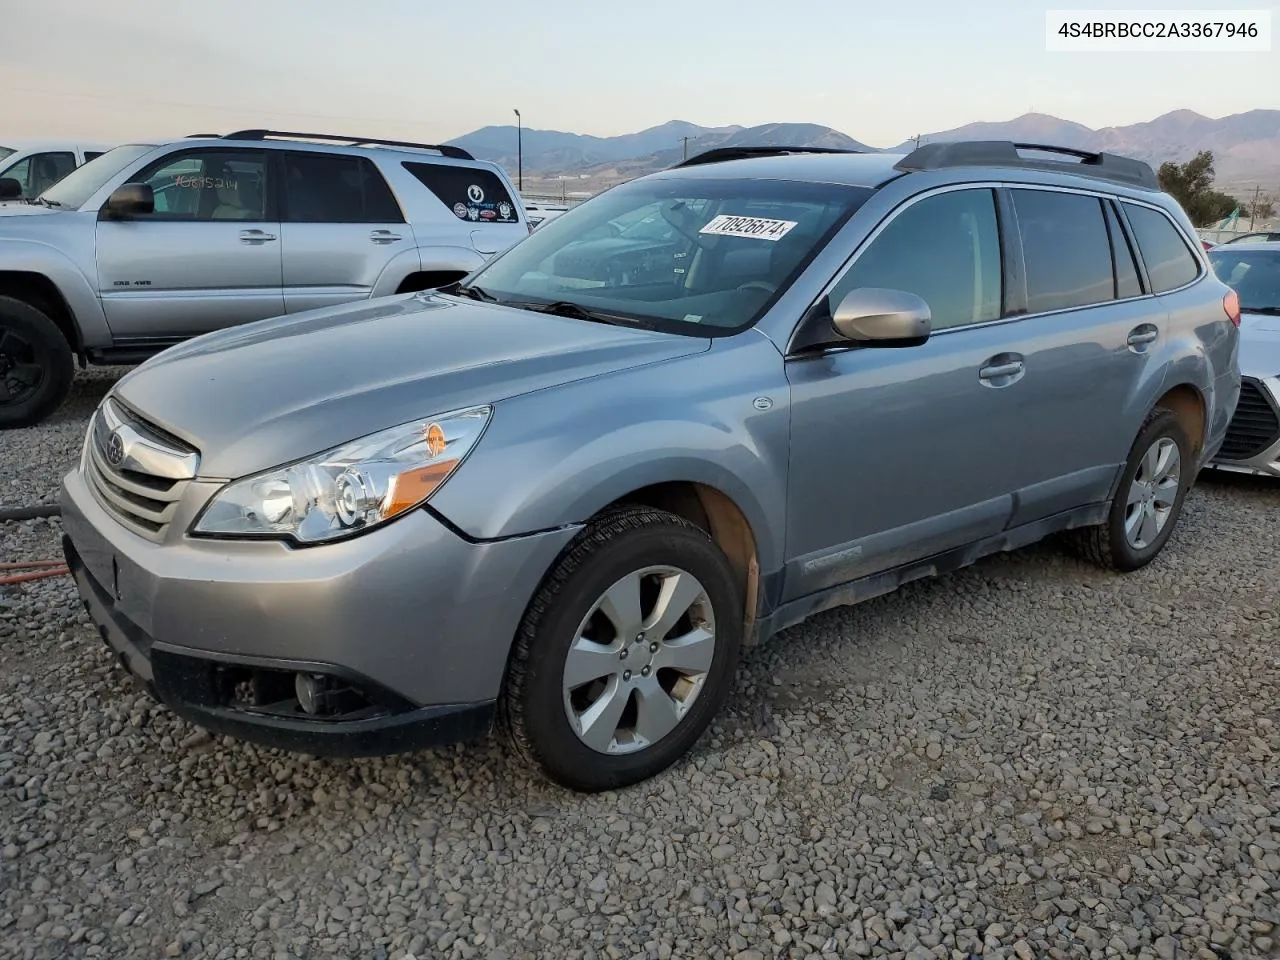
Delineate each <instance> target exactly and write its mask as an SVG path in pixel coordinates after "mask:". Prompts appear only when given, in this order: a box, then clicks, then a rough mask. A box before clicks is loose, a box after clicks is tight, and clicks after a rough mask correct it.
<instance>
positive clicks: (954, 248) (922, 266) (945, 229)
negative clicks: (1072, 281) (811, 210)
mask: <svg viewBox="0 0 1280 960" xmlns="http://www.w3.org/2000/svg"><path fill="white" fill-rule="evenodd" d="M859 287H886V288H888V289H891V290H903V291H905V292H907V293H914V294H915V295H916V296H918V297H920V298H921V299H923V300H924V302H925V303H927V304H928V305H929V312H930V314H931V315H932V319H933V329H934V330H945V329H947V328H948V327H959V326H964V325H966V324H971V323H983V322H985V321H988V320H997V319H999V317H1000V311H1001V280H1000V232H999V229H998V227H997V226H996V205H995V196H994V195H993V194H992V192H991V191H990V190H956V191H952V192H949V193H942V194H938V195H936V196H932V197H927V198H925V199H924V200H920V201H918V202H917V203H914V204H912V205H911V206H909V207H907V208H906V209H905V210H903V211H902V212H901V213H900V214H898V215H897V216H896V217H894V219H893V220H891V221H890V222H889V224H888V226H886V227H885V228H884V230H883V231H882V232H881V233H880V235H879V236H877V237H876V238H875V239H874V240H872V241H871V244H870V246H868V247H867V248H866V249H865V250H864V251H863V252H862V254H861V255H860V256H859V257H858V259H857V260H856V261H854V263H853V266H852V267H850V268H849V271H848V272H847V273H846V274H845V275H844V276H843V277H841V278H840V281H839V282H838V283H837V284H836V287H835V289H834V290H833V291H832V293H831V297H830V303H831V307H832V309H835V306H836V305H837V304H838V303H839V302H840V301H841V300H842V299H843V298H844V296H845V295H846V294H847V293H848V292H849V291H850V290H856V289H857V288H859Z"/></svg>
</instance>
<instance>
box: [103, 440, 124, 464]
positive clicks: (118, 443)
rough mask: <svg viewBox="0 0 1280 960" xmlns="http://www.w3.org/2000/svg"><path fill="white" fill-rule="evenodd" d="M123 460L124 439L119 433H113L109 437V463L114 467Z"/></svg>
mask: <svg viewBox="0 0 1280 960" xmlns="http://www.w3.org/2000/svg"><path fill="white" fill-rule="evenodd" d="M123 462H124V440H122V439H121V438H120V434H119V433H113V434H111V436H110V437H108V438H107V463H109V464H111V465H112V466H113V467H118V466H120V464H121V463H123Z"/></svg>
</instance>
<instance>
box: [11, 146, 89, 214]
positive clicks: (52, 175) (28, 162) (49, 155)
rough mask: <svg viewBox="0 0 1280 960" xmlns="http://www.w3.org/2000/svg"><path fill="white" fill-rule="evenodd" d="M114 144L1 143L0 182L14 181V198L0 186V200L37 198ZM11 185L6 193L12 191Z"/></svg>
mask: <svg viewBox="0 0 1280 960" xmlns="http://www.w3.org/2000/svg"><path fill="white" fill-rule="evenodd" d="M112 146H114V144H106V143H97V142H95V141H85V140H75V141H70V140H2V141H0V180H16V181H17V183H18V186H19V187H20V188H21V189H20V192H19V193H18V194H17V195H16V196H8V195H6V191H5V190H4V189H3V187H0V200H18V199H30V198H31V197H37V196H39V195H40V194H41V193H43V192H44V191H45V190H48V189H49V188H50V187H51V186H53V185H54V184H55V183H57V182H58V181H59V180H61V179H62V178H63V177H65V176H66V175H67V174H68V173H70V172H71V171H72V170H74V169H76V167H79V166H82V165H83V164H85V163H88V162H89V161H90V160H92V159H94V158H95V157H100V156H102V154H104V153H106V152H107V151H108V150H110V149H111V147H112ZM12 190H13V188H12V186H10V187H9V191H10V192H12Z"/></svg>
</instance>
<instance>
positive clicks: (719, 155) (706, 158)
mask: <svg viewBox="0 0 1280 960" xmlns="http://www.w3.org/2000/svg"><path fill="white" fill-rule="evenodd" d="M861 152H862V151H861V150H845V149H844V148H842V147H713V148H712V149H710V150H707V151H704V152H703V153H699V154H697V155H696V156H692V157H690V158H689V159H688V160H683V161H681V162H680V163H677V164H676V165H675V166H674V167H672V168H671V169H673V170H676V169H679V168H680V167H697V166H701V165H702V164H704V163H724V162H725V161H728V160H747V159H750V158H751V157H777V156H786V155H788V154H793V153H861Z"/></svg>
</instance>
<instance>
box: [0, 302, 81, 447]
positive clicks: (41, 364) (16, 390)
mask: <svg viewBox="0 0 1280 960" xmlns="http://www.w3.org/2000/svg"><path fill="white" fill-rule="evenodd" d="M73 373H74V369H73V362H72V356H71V347H70V346H69V345H68V343H67V338H66V337H64V336H63V335H62V331H61V330H59V329H58V327H57V324H55V323H54V322H53V321H52V320H51V319H49V317H48V316H47V315H46V314H44V313H42V312H41V311H39V310H37V309H36V308H35V307H33V306H31V305H30V304H28V303H24V302H23V301H21V300H16V299H14V298H13V297H0V428H11V427H29V426H31V425H32V424H35V423H39V422H40V421H41V420H43V419H44V418H45V417H47V416H49V414H51V413H53V411H54V410H56V409H57V408H58V406H59V405H60V404H61V403H62V401H63V400H64V399H65V398H66V396H67V393H68V392H69V391H70V389H71V378H72V375H73Z"/></svg>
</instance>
